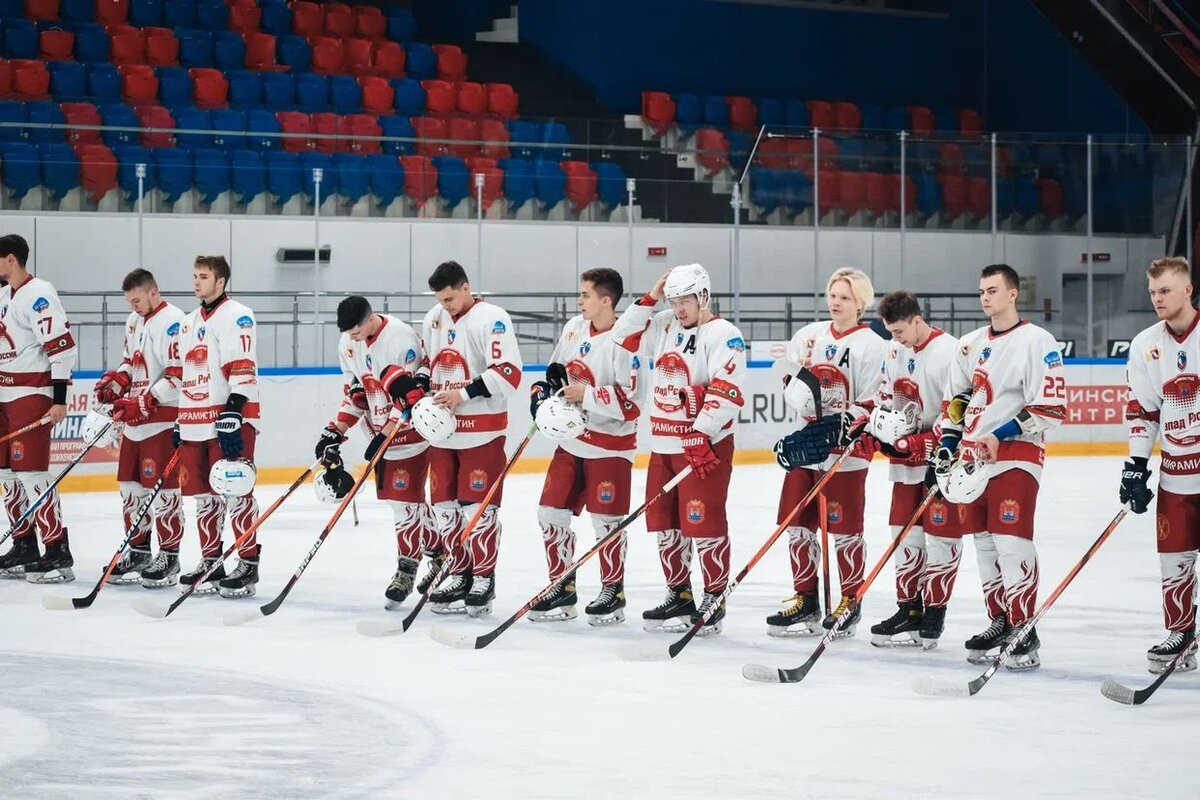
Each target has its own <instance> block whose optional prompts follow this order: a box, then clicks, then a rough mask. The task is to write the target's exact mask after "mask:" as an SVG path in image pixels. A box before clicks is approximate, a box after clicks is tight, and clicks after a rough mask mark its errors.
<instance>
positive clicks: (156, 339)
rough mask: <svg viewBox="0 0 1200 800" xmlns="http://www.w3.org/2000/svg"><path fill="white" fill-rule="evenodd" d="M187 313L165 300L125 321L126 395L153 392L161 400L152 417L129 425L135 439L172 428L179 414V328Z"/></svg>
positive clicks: (122, 368) (123, 363) (127, 432)
mask: <svg viewBox="0 0 1200 800" xmlns="http://www.w3.org/2000/svg"><path fill="white" fill-rule="evenodd" d="M184 316H185V315H184V313H183V311H182V310H181V309H179V308H178V307H176V306H174V305H171V304H170V303H167V302H165V301H164V302H163V303H161V304H160V305H159V306H158V308H156V309H154V310H153V311H151V312H150V313H149V314H147V315H146V316H144V317H143V316H142V315H141V314H138V313H136V312H134V313H132V314H130V315H129V319H128V320H126V321H125V350H124V353H125V356H124V358H122V359H121V366H119V367H117V369H116V371H117V372H123V373H125V374H126V375H128V376H129V392H128V393H127V394H126V397H137V396H138V395H142V394H145V393H146V392H149V393H150V394H151V395H153V396H154V399H155V400H157V401H158V408H157V409H156V410H155V412H154V414H153V415H152V416H151V417H150V419H148V420H146V421H145V422H140V423H138V424H136V425H130V424H126V425H125V436H126V437H127V438H129V439H131V440H133V441H135V442H141V441H145V440H146V439H148V438H150V437H151V436H154V435H155V434H158V433H162V432H163V431H165V430H170V429H171V427H172V426H174V424H175V418H176V417H177V416H178V415H179V385H180V383H181V382H182V381H183V361H182V359H181V358H180V357H179V329H180V328H181V327H182V324H183V318H184Z"/></svg>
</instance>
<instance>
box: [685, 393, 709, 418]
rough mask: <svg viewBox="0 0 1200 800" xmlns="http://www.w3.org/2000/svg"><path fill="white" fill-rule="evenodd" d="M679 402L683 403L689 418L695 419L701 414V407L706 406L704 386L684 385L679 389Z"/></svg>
mask: <svg viewBox="0 0 1200 800" xmlns="http://www.w3.org/2000/svg"><path fill="white" fill-rule="evenodd" d="M679 402H681V403H683V410H684V411H685V412H686V413H687V415H688V419H695V418H696V417H698V416H700V409H702V408H704V387H703V386H685V387H683V388H682V389H680V390H679Z"/></svg>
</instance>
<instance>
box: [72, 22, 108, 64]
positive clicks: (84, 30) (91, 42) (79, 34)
mask: <svg viewBox="0 0 1200 800" xmlns="http://www.w3.org/2000/svg"><path fill="white" fill-rule="evenodd" d="M67 28H68V30H70V29H71V28H74V29H75V30H74V31H73V32H74V34H75V60H76V61H78V62H80V63H82V64H107V63H108V58H109V55H108V54H109V40H108V34H106V33H105V32H104V28H102V27H101V26H99V25H97V24H96V23H94V22H92V23H89V22H79V23H74V24H71V25H68V26H67Z"/></svg>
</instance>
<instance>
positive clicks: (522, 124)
mask: <svg viewBox="0 0 1200 800" xmlns="http://www.w3.org/2000/svg"><path fill="white" fill-rule="evenodd" d="M541 133H542V132H541V126H540V125H538V124H537V123H535V122H526V121H525V120H520V119H514V120H513V121H512V122H510V123H508V135H509V138H510V139H511V140H512V142H513V145H512V152H513V153H514V154H515V155H516V156H517V158H523V159H527V160H528V159H532V158H533V151H534V149H535V148H534V145H532V144H531V143H532V142H537V141H540V140H541V138H542V136H541Z"/></svg>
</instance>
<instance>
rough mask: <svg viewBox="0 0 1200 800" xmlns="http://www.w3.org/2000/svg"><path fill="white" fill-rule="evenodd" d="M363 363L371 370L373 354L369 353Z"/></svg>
mask: <svg viewBox="0 0 1200 800" xmlns="http://www.w3.org/2000/svg"><path fill="white" fill-rule="evenodd" d="M363 363H364V364H366V365H367V369H370V368H371V354H370V353H367V357H366V358H364V359H363Z"/></svg>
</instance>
